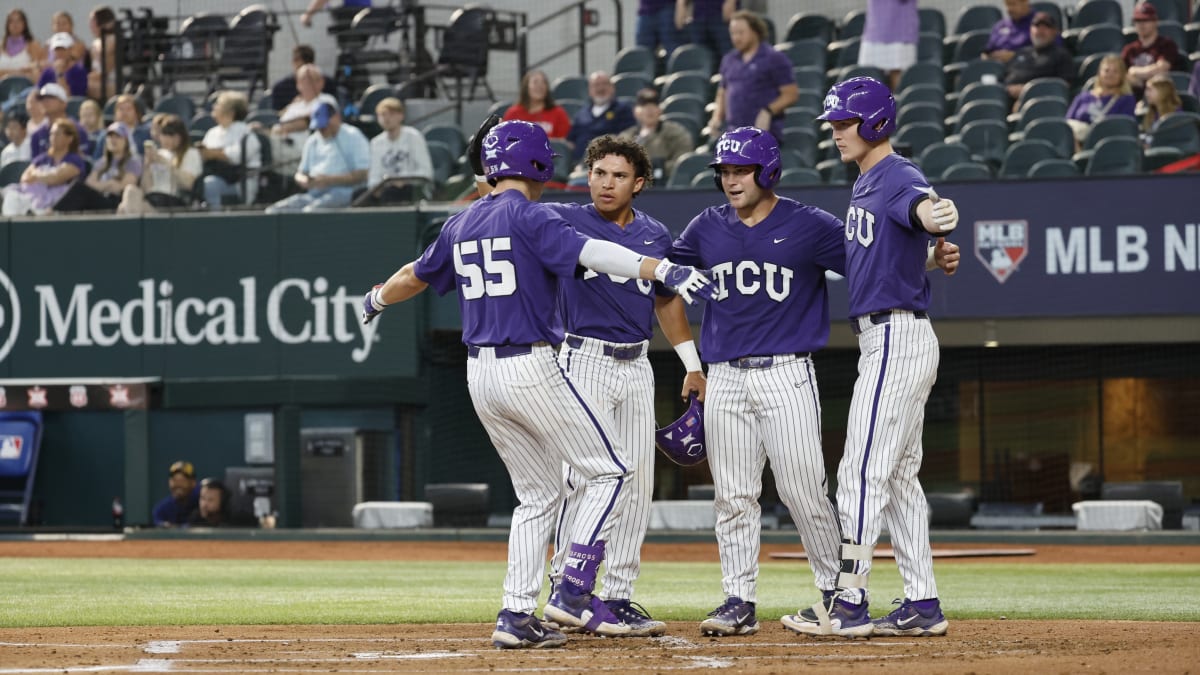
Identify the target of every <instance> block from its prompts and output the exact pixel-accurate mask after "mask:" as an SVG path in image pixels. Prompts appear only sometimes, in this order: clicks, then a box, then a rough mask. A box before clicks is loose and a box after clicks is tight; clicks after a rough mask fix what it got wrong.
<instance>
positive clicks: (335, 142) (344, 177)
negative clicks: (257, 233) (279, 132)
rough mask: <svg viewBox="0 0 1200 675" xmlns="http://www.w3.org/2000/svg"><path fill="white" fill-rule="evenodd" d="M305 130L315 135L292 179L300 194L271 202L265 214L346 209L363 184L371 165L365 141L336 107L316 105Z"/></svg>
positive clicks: (367, 145)
mask: <svg viewBox="0 0 1200 675" xmlns="http://www.w3.org/2000/svg"><path fill="white" fill-rule="evenodd" d="M309 128H310V129H312V130H313V131H316V132H317V133H315V134H311V135H310V136H309V137H308V140H307V141H305V143H304V153H303V155H301V157H300V169H299V170H297V171H296V176H295V179H296V184H297V185H299V186H300V188H301V189H303V190H304V192H301V193H299V194H295V195H292V196H291V197H288V198H286V199H282V200H280V201H277V202H275V203H274V204H272V205H270V206H268V207H267V213H285V212H289V211H301V212H304V213H311V212H313V211H319V210H323V209H336V208H341V207H345V206H350V201H351V199H353V197H354V191H355V190H356V189H357V188H360V187H362V186H363V185H364V184H365V183H366V180H367V167H368V166H369V165H370V163H371V149H370V146H369V144H368V143H367V137H366V136H364V135H363V132H361V131H359V130H358V129H357V128H355V127H352V126H350V125H349V124H344V123H343V122H342V114H341V112H339V111H338V108H337V106H336V105H333V104H330V103H321V104H319V105H318V106H317V109H316V110H314V111H313V114H312V121H311V122H310V123H309Z"/></svg>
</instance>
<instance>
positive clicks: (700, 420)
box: [654, 394, 708, 466]
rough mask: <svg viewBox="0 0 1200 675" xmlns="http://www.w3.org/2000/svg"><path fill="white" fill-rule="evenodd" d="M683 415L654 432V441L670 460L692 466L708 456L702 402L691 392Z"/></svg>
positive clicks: (681, 464)
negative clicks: (705, 446)
mask: <svg viewBox="0 0 1200 675" xmlns="http://www.w3.org/2000/svg"><path fill="white" fill-rule="evenodd" d="M691 398H692V403H691V405H689V406H688V409H687V412H685V413H683V417H680V418H679V419H677V420H675V421H674V422H672V423H670V424H668V425H667V426H665V427H663V428H662V429H659V430H658V431H655V432H654V441H655V443H656V444H657V445H658V449H659V450H661V451H662V453H663V454H664V455H666V456H667V458H668V459H670V460H671V461H672V462H675V463H676V464H678V465H680V466H692V465H694V464H699V463H700V462H703V461H704V460H705V459H706V458H707V457H708V452H707V451H705V449H704V404H703V403H701V402H700V401H698V400H696V395H695V394H692V397H691Z"/></svg>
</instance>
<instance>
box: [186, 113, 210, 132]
mask: <svg viewBox="0 0 1200 675" xmlns="http://www.w3.org/2000/svg"><path fill="white" fill-rule="evenodd" d="M216 125H217V121H216V120H215V119H213V116H212V115H209V114H208V113H203V112H202V113H197V114H196V116H195V117H193V118H192V119H191V121H190V122H188V131H198V132H200V134H201V135H203V134H204V132H206V131H208V130H209V129H211V128H213V127H215V126H216Z"/></svg>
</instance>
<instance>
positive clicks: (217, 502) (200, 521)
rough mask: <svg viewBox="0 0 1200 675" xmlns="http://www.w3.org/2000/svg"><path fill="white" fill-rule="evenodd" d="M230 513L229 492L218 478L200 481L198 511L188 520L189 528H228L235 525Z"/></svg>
mask: <svg viewBox="0 0 1200 675" xmlns="http://www.w3.org/2000/svg"><path fill="white" fill-rule="evenodd" d="M233 524H234V523H233V522H232V518H231V514H230V512H229V490H227V489H226V488H225V484H224V483H222V482H221V481H219V480H217V479H216V478H205V479H204V480H202V481H200V496H199V499H198V500H197V503H196V510H195V512H193V513H192V517H191V518H189V519H188V526H189V527H228V526H230V525H233Z"/></svg>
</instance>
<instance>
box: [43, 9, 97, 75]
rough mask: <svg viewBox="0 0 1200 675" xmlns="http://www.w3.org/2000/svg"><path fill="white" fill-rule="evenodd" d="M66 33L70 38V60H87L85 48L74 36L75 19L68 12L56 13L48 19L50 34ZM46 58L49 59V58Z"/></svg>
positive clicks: (76, 36) (81, 41)
mask: <svg viewBox="0 0 1200 675" xmlns="http://www.w3.org/2000/svg"><path fill="white" fill-rule="evenodd" d="M55 33H66V34H67V35H70V36H71V58H72V59H74V60H75V61H80V62H82V61H83V60H84V59H85V58H87V46H86V45H84V44H83V40H80V39H79V36H78V35H76V34H75V19H74V18H72V17H71V13H70V12H65V11H58V12H55V13H54V14H53V15H52V16H51V17H50V34H51V35H53V34H55ZM47 58H50V57H49V56H48V57H47Z"/></svg>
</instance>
